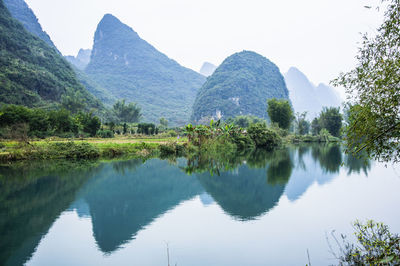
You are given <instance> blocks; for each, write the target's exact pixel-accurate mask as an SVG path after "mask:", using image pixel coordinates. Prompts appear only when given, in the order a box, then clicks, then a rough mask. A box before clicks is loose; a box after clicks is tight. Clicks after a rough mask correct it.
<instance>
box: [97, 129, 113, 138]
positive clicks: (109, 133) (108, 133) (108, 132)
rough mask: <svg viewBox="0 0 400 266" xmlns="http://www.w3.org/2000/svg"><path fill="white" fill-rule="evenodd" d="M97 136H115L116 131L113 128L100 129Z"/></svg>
mask: <svg viewBox="0 0 400 266" xmlns="http://www.w3.org/2000/svg"><path fill="white" fill-rule="evenodd" d="M97 136H98V137H100V138H113V137H114V132H112V131H111V130H100V131H98V132H97Z"/></svg>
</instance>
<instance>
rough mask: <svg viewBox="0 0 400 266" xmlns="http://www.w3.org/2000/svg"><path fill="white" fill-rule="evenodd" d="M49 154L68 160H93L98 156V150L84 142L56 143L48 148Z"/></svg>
mask: <svg viewBox="0 0 400 266" xmlns="http://www.w3.org/2000/svg"><path fill="white" fill-rule="evenodd" d="M48 153H49V154H52V155H53V157H61V158H68V159H94V158H98V157H99V156H100V152H99V150H98V149H97V148H96V147H95V146H93V145H91V144H89V143H86V142H82V143H75V142H56V143H51V144H50V146H49V151H48Z"/></svg>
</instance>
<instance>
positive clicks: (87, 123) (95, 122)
mask: <svg viewBox="0 0 400 266" xmlns="http://www.w3.org/2000/svg"><path fill="white" fill-rule="evenodd" d="M77 120H78V123H79V124H80V125H82V129H83V132H87V133H89V134H90V136H91V137H94V136H96V134H97V131H98V130H99V129H100V126H101V122H100V119H99V118H98V117H97V116H93V113H79V114H78V116H77Z"/></svg>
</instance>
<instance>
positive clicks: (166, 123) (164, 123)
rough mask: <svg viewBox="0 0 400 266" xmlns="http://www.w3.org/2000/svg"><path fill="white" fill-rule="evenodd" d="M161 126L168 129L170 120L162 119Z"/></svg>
mask: <svg viewBox="0 0 400 266" xmlns="http://www.w3.org/2000/svg"><path fill="white" fill-rule="evenodd" d="M160 125H161V126H163V127H164V128H167V127H168V120H167V119H165V118H164V117H161V118H160Z"/></svg>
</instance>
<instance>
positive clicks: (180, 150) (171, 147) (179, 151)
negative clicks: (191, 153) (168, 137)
mask: <svg viewBox="0 0 400 266" xmlns="http://www.w3.org/2000/svg"><path fill="white" fill-rule="evenodd" d="M159 149H160V153H161V156H162V157H164V156H169V155H176V156H182V155H183V154H184V152H185V147H184V146H183V145H181V144H178V143H176V142H170V143H167V144H161V145H160V146H159Z"/></svg>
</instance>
